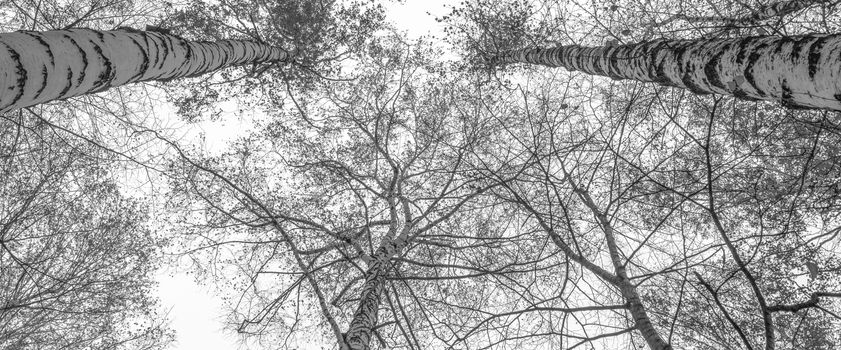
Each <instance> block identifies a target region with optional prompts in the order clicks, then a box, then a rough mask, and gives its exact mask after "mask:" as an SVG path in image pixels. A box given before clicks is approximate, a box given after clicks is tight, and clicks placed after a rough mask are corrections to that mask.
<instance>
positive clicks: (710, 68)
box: [704, 44, 730, 89]
mask: <svg viewBox="0 0 841 350" xmlns="http://www.w3.org/2000/svg"><path fill="white" fill-rule="evenodd" d="M728 49H730V44H727V45H724V46H723V47H722V48H721V52H719V53H718V54H716V55H715V56H713V58H712V59H711V60H709V61H707V63H706V64H705V65H704V75H705V76H706V77H707V81H709V83H710V85H712V86H714V87H717V88H720V89H726V86H725V85H724V82H722V81H721V75H720V74H719V71H718V68H717V67H718V65H719V64H720V63H721V57H722V56H724V53H725V52H727V50H728Z"/></svg>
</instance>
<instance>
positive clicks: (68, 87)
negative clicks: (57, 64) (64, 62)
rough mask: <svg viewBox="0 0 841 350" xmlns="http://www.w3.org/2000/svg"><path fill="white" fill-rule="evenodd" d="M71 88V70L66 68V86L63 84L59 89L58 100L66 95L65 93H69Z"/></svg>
mask: <svg viewBox="0 0 841 350" xmlns="http://www.w3.org/2000/svg"><path fill="white" fill-rule="evenodd" d="M72 86H73V69H71V68H70V67H67V84H64V87H63V88H62V89H61V92H59V93H58V98H62V97H64V96H65V95H67V91H70V87H72Z"/></svg>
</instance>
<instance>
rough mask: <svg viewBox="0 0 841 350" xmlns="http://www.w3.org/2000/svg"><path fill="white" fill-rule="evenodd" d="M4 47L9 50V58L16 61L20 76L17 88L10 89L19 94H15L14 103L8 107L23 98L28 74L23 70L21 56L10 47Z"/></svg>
mask: <svg viewBox="0 0 841 350" xmlns="http://www.w3.org/2000/svg"><path fill="white" fill-rule="evenodd" d="M3 46H5V47H6V50H9V56H11V58H12V61H15V73H17V76H18V78H17V81H16V84H17V86H12V87H10V88H9V90H14V89H15V88H17V89H18V92H17V93H16V94H15V97H14V98H13V99H12V102H11V103H9V104H8V105H7V106H4V107H8V106H11V105H14V104H15V103H17V102H18V101H19V100H20V98H21V97H23V88H24V87H25V86H26V77H27V72H26V69H25V68H23V62H21V60H20V54H19V53H18V52H17V51H15V50H14V49H13V48H12V47H11V46H9V45H6V44H3Z"/></svg>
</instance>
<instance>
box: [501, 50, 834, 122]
mask: <svg viewBox="0 0 841 350" xmlns="http://www.w3.org/2000/svg"><path fill="white" fill-rule="evenodd" d="M489 62H490V63H491V64H505V63H532V64H540V65H545V66H550V67H563V68H566V69H568V70H572V71H575V70H578V71H582V72H585V73H588V74H595V75H603V76H608V77H611V78H614V79H633V80H637V81H642V82H654V83H658V84H661V85H667V86H675V87H680V88H684V89H688V90H690V91H692V92H694V93H697V94H723V95H732V96H735V97H737V98H741V99H747V100H768V101H779V102H782V103H783V104H784V105H786V106H789V107H794V108H814V109H828V110H834V111H841V34H830V35H806V36H792V37H779V36H754V37H744V38H734V39H699V40H662V39H661V40H654V41H649V42H641V43H636V44H627V45H613V46H600V47H582V46H577V45H572V46H559V47H554V48H549V49H544V48H530V49H521V50H513V51H508V52H505V53H501V54H499V55H496V56H493V57H490V59H489Z"/></svg>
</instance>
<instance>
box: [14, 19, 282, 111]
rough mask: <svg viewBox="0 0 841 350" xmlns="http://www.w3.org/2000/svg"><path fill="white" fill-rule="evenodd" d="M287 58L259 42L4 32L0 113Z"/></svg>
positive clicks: (89, 32)
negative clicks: (135, 84) (124, 86)
mask: <svg viewBox="0 0 841 350" xmlns="http://www.w3.org/2000/svg"><path fill="white" fill-rule="evenodd" d="M289 58H290V55H289V54H288V53H287V52H286V51H284V50H282V49H280V48H276V47H271V46H268V45H266V44H261V43H258V42H256V41H247V40H222V41H217V42H196V41H186V40H184V39H181V38H180V37H178V36H174V35H168V34H162V33H158V32H143V31H136V30H129V29H120V30H113V31H97V30H91V29H71V30H57V31H48V32H15V33H2V34H0V113H5V112H8V111H11V110H14V109H18V108H23V107H28V106H32V105H35V104H38V103H43V102H48V101H52V100H56V99H64V98H68V97H73V96H79V95H84V94H88V93H93V92H99V91H103V90H107V89H108V88H110V87H113V86H118V85H123V84H127V83H133V82H138V81H149V80H169V79H174V78H180V77H187V76H194V75H201V74H204V73H208V72H211V71H214V70H217V69H220V68H223V67H226V66H230V65H237V64H243V63H257V62H270V61H286V60H288V59H289Z"/></svg>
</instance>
